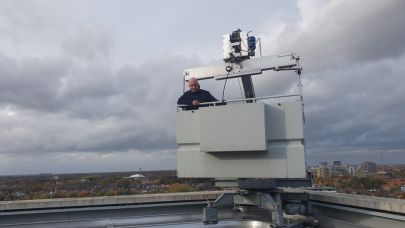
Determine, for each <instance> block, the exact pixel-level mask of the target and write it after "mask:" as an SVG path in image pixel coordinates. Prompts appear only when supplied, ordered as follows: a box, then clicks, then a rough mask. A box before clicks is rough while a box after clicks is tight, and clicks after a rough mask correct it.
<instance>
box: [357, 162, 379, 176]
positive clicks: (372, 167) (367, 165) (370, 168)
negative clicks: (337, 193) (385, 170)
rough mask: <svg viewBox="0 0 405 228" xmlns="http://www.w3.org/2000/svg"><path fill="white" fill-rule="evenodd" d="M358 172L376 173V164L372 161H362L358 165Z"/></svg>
mask: <svg viewBox="0 0 405 228" xmlns="http://www.w3.org/2000/svg"><path fill="white" fill-rule="evenodd" d="M359 173H361V174H363V175H370V174H376V173H377V164H376V163H374V162H368V161H366V162H363V163H361V165H360V168H359Z"/></svg>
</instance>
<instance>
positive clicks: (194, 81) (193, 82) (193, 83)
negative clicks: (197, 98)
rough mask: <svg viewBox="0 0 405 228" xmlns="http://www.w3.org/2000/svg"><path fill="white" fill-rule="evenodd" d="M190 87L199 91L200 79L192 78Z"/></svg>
mask: <svg viewBox="0 0 405 228" xmlns="http://www.w3.org/2000/svg"><path fill="white" fill-rule="evenodd" d="M188 88H190V91H191V92H193V93H195V92H197V91H198V89H199V88H200V84H198V80H197V79H196V78H190V79H189V80H188Z"/></svg>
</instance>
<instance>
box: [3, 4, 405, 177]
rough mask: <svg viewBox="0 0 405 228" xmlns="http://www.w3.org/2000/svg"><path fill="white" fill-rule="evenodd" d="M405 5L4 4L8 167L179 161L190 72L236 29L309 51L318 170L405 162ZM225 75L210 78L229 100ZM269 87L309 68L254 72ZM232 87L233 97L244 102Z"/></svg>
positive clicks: (309, 101)
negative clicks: (181, 105) (180, 108)
mask: <svg viewBox="0 0 405 228" xmlns="http://www.w3.org/2000/svg"><path fill="white" fill-rule="evenodd" d="M404 12H405V1H402V0H384V1H377V0H374V1H370V0H357V1H348V0H332V1H323V0H322V1H320V0H305V1H293V0H291V1H284V0H279V1H268V0H263V1H249V2H246V1H239V0H232V1H214V0H208V1H202V0H201V1H190V0H172V1H170V2H169V1H165V0H148V1H130V0H128V1H125V0H97V1H96V0H65V1H64V0H60V1H51V0H0V175H8V174H35V173H48V172H52V173H65V172H101V171H128V170H138V169H140V168H141V169H143V170H154V169H175V168H176V144H175V123H174V120H175V111H176V108H175V103H176V100H177V98H178V96H179V95H180V93H181V91H182V72H183V70H184V69H186V68H190V67H195V66H202V65H208V64H213V63H220V62H221V61H222V60H221V58H222V35H223V34H226V33H229V32H231V31H233V30H235V29H237V28H241V29H242V30H246V31H253V34H254V35H255V36H256V37H260V38H261V40H262V49H263V54H264V55H272V54H278V53H285V52H289V51H295V52H297V53H298V54H299V55H300V56H301V58H302V66H303V67H304V72H303V77H304V78H303V79H304V80H303V83H304V99H305V114H306V125H305V135H306V143H307V147H306V151H307V161H308V163H309V164H316V163H317V162H319V161H332V160H342V161H344V162H347V163H358V162H361V161H364V160H368V161H373V162H377V163H380V162H381V161H383V162H385V163H405V121H404V116H405V89H404V88H405V85H404V79H405V43H404V40H405V26H404V25H403V22H404V21H405V14H404ZM222 83H223V82H222V81H220V82H215V81H212V82H210V81H203V82H201V84H202V86H203V87H204V88H205V89H208V90H210V91H211V92H212V93H213V94H214V95H215V96H216V97H220V96H221V92H222V91H221V89H222V86H223V84H222ZM254 83H255V86H256V92H257V95H259V96H260V95H263V96H264V95H279V94H286V93H296V90H297V89H296V76H295V75H294V74H285V73H275V72H272V73H266V74H264V75H260V76H256V77H255V78H254ZM239 97H240V92H239V87H238V83H237V81H236V82H229V85H228V86H227V92H226V98H228V99H231V98H239Z"/></svg>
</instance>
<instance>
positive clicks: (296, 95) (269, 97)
mask: <svg viewBox="0 0 405 228" xmlns="http://www.w3.org/2000/svg"><path fill="white" fill-rule="evenodd" d="M288 97H297V98H299V97H300V95H299V94H290V95H277V96H265V97H253V98H243V99H235V100H224V101H213V102H203V103H200V105H208V106H220V105H224V102H225V103H236V102H241V101H258V100H266V99H278V98H288ZM177 107H178V108H185V107H192V106H190V105H177Z"/></svg>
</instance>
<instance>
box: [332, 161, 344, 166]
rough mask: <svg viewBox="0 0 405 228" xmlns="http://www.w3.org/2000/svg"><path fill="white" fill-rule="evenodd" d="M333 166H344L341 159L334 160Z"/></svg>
mask: <svg viewBox="0 0 405 228" xmlns="http://www.w3.org/2000/svg"><path fill="white" fill-rule="evenodd" d="M333 167H342V162H341V161H333Z"/></svg>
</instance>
